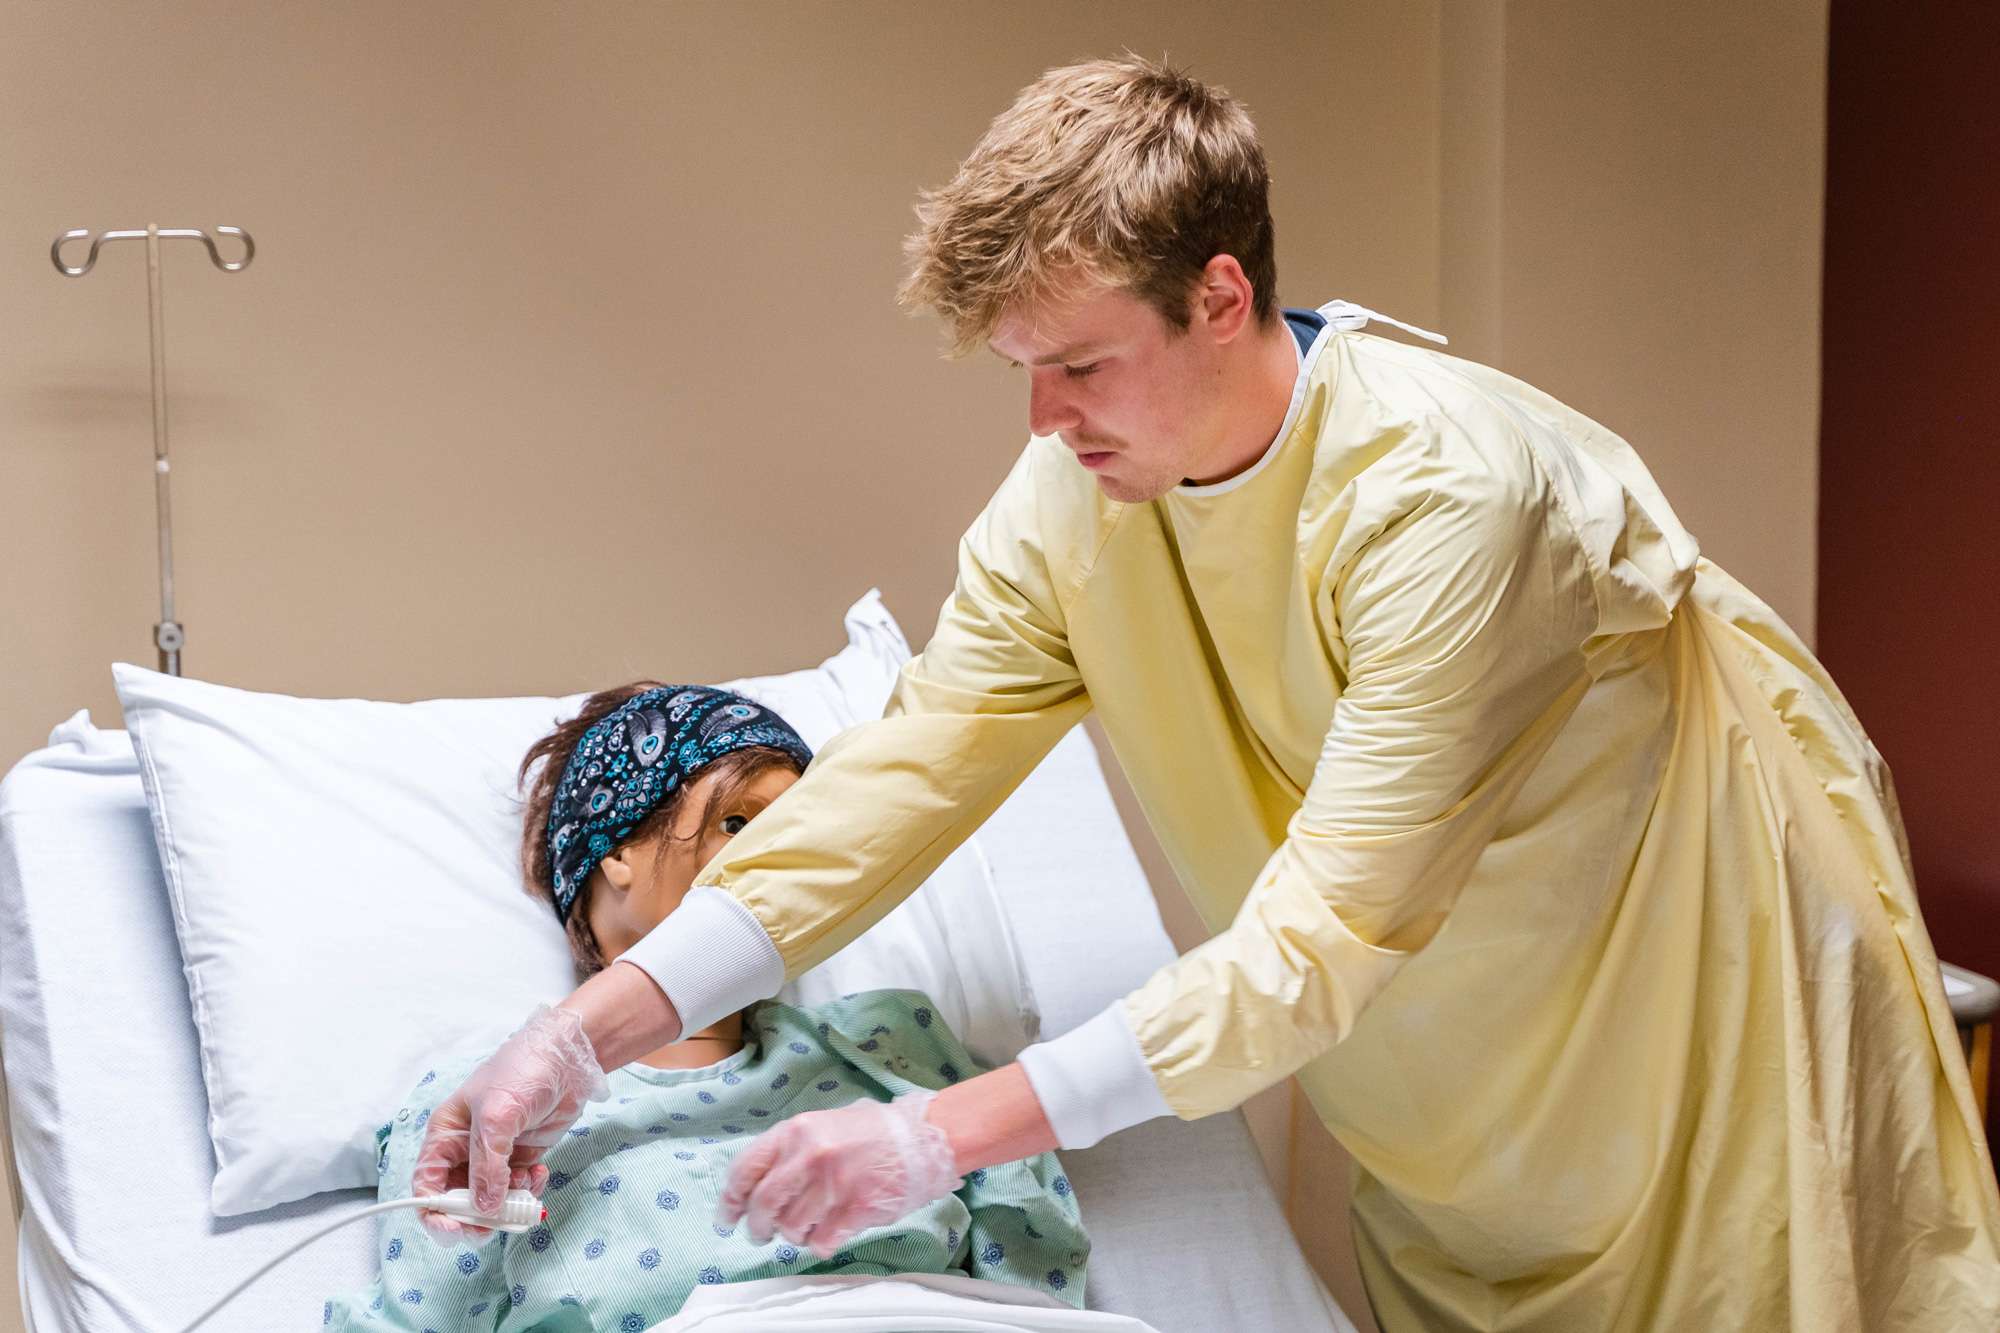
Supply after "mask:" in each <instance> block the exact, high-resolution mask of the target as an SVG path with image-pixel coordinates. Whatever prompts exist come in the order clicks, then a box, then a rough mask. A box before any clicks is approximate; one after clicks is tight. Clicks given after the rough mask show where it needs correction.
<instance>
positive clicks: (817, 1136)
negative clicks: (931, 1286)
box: [716, 1089, 961, 1259]
mask: <svg viewBox="0 0 2000 1333" xmlns="http://www.w3.org/2000/svg"><path fill="white" fill-rule="evenodd" d="M935 1095H936V1094H935V1093H933V1092H931V1091H929V1090H928V1089H919V1090H917V1091H916V1092H909V1093H905V1094H903V1095H902V1096H901V1097H898V1098H896V1100H894V1101H892V1102H875V1101H861V1102H854V1103H852V1104H850V1105H847V1106H840V1107H835V1108H834V1109H833V1110H830V1111H808V1112H806V1113H805V1114H804V1115H801V1116H795V1117H793V1118H792V1119H790V1120H787V1121H785V1122H784V1123H783V1124H781V1125H778V1126H776V1127H775V1128H773V1129H770V1130H768V1131H766V1132H765V1133H764V1134H762V1135H760V1136H759V1137H758V1138H757V1139H756V1141H755V1142H753V1143H752V1144H751V1145H750V1146H749V1147H748V1148H746V1149H744V1150H743V1152H742V1153H740V1154H739V1155H738V1156H737V1158H736V1161H735V1163H734V1164H733V1165H731V1167H730V1168H729V1179H728V1182H727V1183H726V1184H725V1186H724V1188H723V1191H722V1202H721V1206H720V1207H719V1208H718V1209H717V1210H716V1223H717V1224H718V1225H720V1226H734V1225H735V1224H736V1220H737V1219H738V1218H747V1219H748V1223H749V1232H750V1239H751V1240H752V1241H753V1242H755V1243H756V1244H758V1245H762V1244H764V1243H765V1242H766V1241H768V1240H770V1239H771V1235H772V1233H773V1231H776V1232H777V1233H779V1234H781V1235H783V1236H784V1237H785V1239H786V1240H789V1241H792V1242H794V1243H796V1244H799V1245H804V1246H806V1247H807V1248H808V1249H810V1250H811V1251H812V1252H813V1253H814V1254H816V1255H818V1256H819V1257H820V1258H822V1259H825V1258H828V1257H830V1256H831V1255H832V1254H833V1252H834V1251H836V1250H838V1249H839V1248H840V1247H841V1246H842V1245H845V1244H846V1243H847V1242H848V1241H849V1240H851V1239H852V1238H853V1237H854V1236H855V1235H857V1234H858V1233H860V1232H862V1231H865V1230H867V1229H868V1228H869V1227H872V1226H879V1225H881V1224H882V1223H884V1222H893V1221H895V1220H896V1219H897V1218H899V1217H902V1216H904V1215H906V1214H908V1213H910V1212H912V1211H914V1210H916V1209H918V1208H921V1207H922V1206H923V1205H925V1204H927V1203H929V1202H930V1201H931V1200H933V1199H941V1198H943V1197H944V1196H945V1195H947V1194H950V1193H951V1192H952V1191H954V1190H956V1189H957V1188H958V1187H959V1185H960V1183H961V1182H960V1180H959V1178H958V1173H957V1172H956V1171H954V1170H953V1169H952V1150H951V1143H950V1141H949V1140H948V1139H947V1138H946V1137H945V1134H944V1131H943V1130H941V1129H939V1128H938V1127H937V1126H936V1125H933V1124H932V1123H931V1122H930V1121H929V1120H927V1119H925V1118H924V1112H925V1110H926V1109H927V1108H928V1107H929V1106H930V1102H931V1098H932V1097H934V1096H935Z"/></svg>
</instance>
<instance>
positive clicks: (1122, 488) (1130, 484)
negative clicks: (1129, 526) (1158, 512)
mask: <svg viewBox="0 0 2000 1333" xmlns="http://www.w3.org/2000/svg"><path fill="white" fill-rule="evenodd" d="M1097 489H1098V490H1100V491H1102V492H1103V493H1104V498H1105V499H1107V500H1115V501H1117V502H1118V503H1119V504H1128V505H1131V504H1151V503H1152V502H1153V501H1155V500H1157V499H1159V498H1160V497H1161V496H1163V495H1165V494H1166V493H1167V492H1168V491H1170V490H1172V489H1173V483H1171V482H1168V483H1166V484H1164V485H1160V484H1147V483H1144V482H1136V481H1134V480H1133V479H1132V478H1130V477H1113V476H1107V475H1102V474H1100V475H1099V476H1098V478H1097Z"/></svg>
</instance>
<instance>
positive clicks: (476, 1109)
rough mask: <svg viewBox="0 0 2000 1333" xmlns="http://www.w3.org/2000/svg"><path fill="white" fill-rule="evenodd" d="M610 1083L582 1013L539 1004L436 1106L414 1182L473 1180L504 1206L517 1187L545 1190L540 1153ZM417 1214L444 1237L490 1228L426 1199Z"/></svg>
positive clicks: (485, 1205)
mask: <svg viewBox="0 0 2000 1333" xmlns="http://www.w3.org/2000/svg"><path fill="white" fill-rule="evenodd" d="M608 1091H609V1085H608V1084H607V1083H606V1082H605V1079H604V1071H603V1070H602V1069H600V1068H599V1067H598V1064H597V1053H596V1051H595V1050H594V1049H592V1047H591V1044H590V1039H589V1038H588V1037H587V1036H585V1035H584V1031H583V1019H582V1018H581V1017H580V1016H579V1015H577V1014H576V1013H574V1012H572V1011H571V1010H568V1009H552V1008H550V1007H549V1006H548V1005H545V1004H544V1005H537V1006H536V1008H535V1012H534V1013H532V1014H530V1015H528V1021H527V1022H526V1023H524V1024H522V1025H521V1027H520V1029H519V1030H518V1031H516V1032H515V1033H514V1035H513V1036H511V1037H509V1038H507V1040H506V1041H504V1042H502V1043H501V1044H500V1049H499V1050H497V1051H495V1052H494V1053H493V1054H492V1055H490V1056H488V1057H487V1058H486V1062H485V1063H484V1064H482V1065H480V1066H479V1067H478V1068H477V1069H475V1070H473V1071H472V1075H471V1077H469V1078H467V1079H466V1080H465V1082H464V1084H463V1085H461V1086H460V1087H459V1089H458V1091H456V1092H454V1093H452V1095H451V1096H449V1097H447V1098H446V1099H445V1100H444V1101H443V1102H441V1103H440V1104H439V1105H438V1107H437V1109H436V1110H434V1111H432V1112H431V1118H430V1121H429V1123H428V1124H427V1125H426V1126H425V1128H424V1143H423V1147H422V1148H421V1149H419V1150H418V1152H417V1165H416V1169H415V1171H414V1172H413V1173H412V1175H411V1178H410V1192H411V1193H412V1194H415V1195H426V1194H442V1193H444V1192H445V1191H446V1190H449V1189H455V1188H458V1187H461V1186H468V1187H470V1189H471V1190H472V1197H473V1202H474V1203H475V1204H476V1205H477V1206H478V1208H479V1209H480V1211H482V1212H497V1211H499V1208H500V1200H501V1198H502V1197H503V1196H504V1195H505V1193H506V1191H507V1190H508V1189H509V1188H515V1189H524V1188H525V1189H533V1190H534V1191H535V1192H536V1193H537V1194H539V1193H540V1192H541V1187H542V1186H543V1185H544V1184H546V1183H547V1181H548V1171H547V1169H546V1168H545V1167H542V1166H541V1165H540V1163H541V1158H542V1155H543V1154H544V1153H546V1152H547V1151H548V1150H549V1149H550V1148H552V1147H554V1146H555V1144H556V1142H557V1141H558V1140H560V1139H561V1138H562V1135H563V1131H564V1130H566V1129H568V1128H569V1127H570V1126H571V1125H572V1124H574V1123H576V1119H577V1117H578V1116H580V1115H582V1114H583V1108H584V1104H585V1103H587V1102H591V1101H595V1100H597V1099H598V1098H601V1097H603V1096H604V1095H605V1094H606V1093H607V1092H608ZM418 1216H419V1217H420V1218H421V1220H422V1221H423V1224H424V1226H425V1227H427V1228H428V1229H429V1230H430V1232H431V1234H432V1235H434V1236H437V1237H439V1238H441V1239H442V1238H445V1237H449V1236H453V1235H456V1234H467V1235H473V1236H480V1235H483V1234H484V1232H485V1228H483V1227H477V1226H472V1225H468V1224H465V1223H462V1222H460V1221H459V1220H458V1219H456V1218H451V1217H446V1216H445V1215H444V1214H442V1213H436V1212H432V1211H430V1210H428V1209H426V1210H424V1211H423V1212H421V1213H419V1215H418Z"/></svg>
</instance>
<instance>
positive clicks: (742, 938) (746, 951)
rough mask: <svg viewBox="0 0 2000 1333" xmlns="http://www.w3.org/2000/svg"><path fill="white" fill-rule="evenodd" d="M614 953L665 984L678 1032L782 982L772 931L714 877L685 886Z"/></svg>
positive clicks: (695, 1028)
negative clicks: (645, 930)
mask: <svg viewBox="0 0 2000 1333" xmlns="http://www.w3.org/2000/svg"><path fill="white" fill-rule="evenodd" d="M618 961H619V962H621V963H631V964H633V965H635V966H637V967H638V968H639V969H640V970H641V971H643V972H644V973H645V974H646V975H647V976H649V977H651V978H652V979H653V984H654V985H656V986H658V987H659V988H660V989H661V990H662V991H664V992H666V996H667V998H668V999H669V1000H671V1001H673V1006H674V1009H675V1011H676V1012H677V1013H679V1014H680V1016H681V1036H686V1035H687V1034H689V1033H691V1032H700V1031H701V1030H702V1029H703V1028H706V1027H709V1026H711V1025H712V1024H714V1023H717V1022H720V1021H721V1020H722V1019H724V1018H727V1017H728V1016H729V1015H731V1014H733V1013H735V1012H736V1011H738V1010H739V1009H744V1008H747V1007H748V1006H750V1005H751V1004H753V1003H755V1002H756V1001H758V1000H767V999H769V998H770V997H771V996H773V995H776V994H777V993H778V988H779V987H780V986H782V985H784V984H785V960H784V958H783V957H781V956H780V955H779V953H778V946H777V945H775V944H773V943H771V936H770V935H769V934H768V933H767V932H766V931H765V929H764V927H763V926H762V925H761V924H760V923H759V922H758V920H757V918H756V917H755V916H754V915H752V914H751V911H750V909H749V908H747V907H745V906H744V905H743V904H742V903H740V902H738V901H737V900H736V898H735V896H734V895H732V894H731V893H729V892H728V891H727V890H726V889H719V888H716V887H715V886H714V885H706V886H703V887H700V888H694V889H690V890H688V895H687V897H685V898H683V899H681V905H680V906H679V907H676V908H675V909H674V910H673V913H672V915H670V916H668V917H667V919H666V920H664V921H662V922H661V923H660V924H659V925H657V926H654V927H653V929H652V931H651V932H650V933H649V934H647V935H646V936H645V937H644V938H643V939H641V940H640V941H639V942H638V943H637V944H635V945H633V946H632V947H631V948H629V949H627V950H626V951H625V952H624V953H622V954H620V955H618ZM676 1040H678V1038H676Z"/></svg>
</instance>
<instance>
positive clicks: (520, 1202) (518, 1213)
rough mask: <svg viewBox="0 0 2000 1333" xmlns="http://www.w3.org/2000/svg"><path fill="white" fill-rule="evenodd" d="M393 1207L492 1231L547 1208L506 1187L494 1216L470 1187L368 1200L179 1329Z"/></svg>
mask: <svg viewBox="0 0 2000 1333" xmlns="http://www.w3.org/2000/svg"><path fill="white" fill-rule="evenodd" d="M397 1208H429V1209H432V1210H433V1211H435V1212H440V1213H444V1214H446V1215H448V1216H451V1217H460V1218H464V1219H465V1220H466V1221H468V1222H475V1223H477V1224H479V1225H480V1226H483V1227H487V1228H489V1229H491V1230H494V1231H526V1230H527V1229H528V1228H529V1227H532V1226H534V1225H535V1224H536V1223H538V1222H541V1221H544V1220H546V1219H547V1217H548V1215H549V1214H548V1210H547V1209H546V1208H543V1207H542V1201H541V1200H540V1199H537V1198H536V1197H535V1196H534V1195H533V1194H532V1193H531V1192H529V1191H528V1190H508V1191H507V1197H506V1199H505V1200H504V1201H503V1202H502V1203H501V1205H500V1213H499V1215H498V1216H496V1217H488V1216H486V1215H485V1214H483V1213H481V1212H479V1211H478V1210H477V1209H475V1208H474V1207H473V1206H472V1191H471V1190H448V1191H446V1192H445V1193H443V1194H430V1195H425V1196H423V1197H421V1198H416V1197H412V1198H408V1199H390V1200H388V1201H387V1202H384V1203H377V1204H371V1205H370V1206H368V1207H366V1208H363V1209H362V1210H361V1211H360V1212H358V1213H349V1214H348V1215H347V1216H346V1217H343V1218H341V1219H340V1220H339V1221H337V1222H335V1223H333V1225H331V1226H326V1227H321V1228H320V1229H319V1230H318V1231H315V1232H313V1234H312V1235H310V1236H307V1237H306V1238H305V1239H304V1240H302V1241H300V1242H299V1243H298V1244H296V1245H294V1246H292V1248H291V1249H289V1250H286V1251H285V1252H284V1253H282V1254H280V1255H278V1256H277V1257H276V1258H274V1259H272V1260H271V1262H269V1263H267V1264H265V1265H264V1266H263V1267H262V1268H260V1269H258V1270H257V1271H256V1272H254V1273H252V1274H251V1275H250V1276H249V1277H246V1278H244V1279H243V1280H242V1281H241V1282H239V1283H237V1284H236V1286H235V1287H233V1288H232V1289H231V1290H230V1292H229V1294H228V1295H226V1296H224V1297H223V1298H222V1299H221V1300H219V1301H217V1302H216V1303H215V1304H213V1305H211V1306H209V1307H208V1308H207V1309H206V1310H203V1311H202V1312H201V1314H199V1315H197V1316H196V1317H195V1321H194V1322H193V1323H191V1324H189V1325H188V1326H187V1327H186V1328H184V1329H182V1330H181V1333H194V1330H195V1329H197V1328H200V1327H201V1326H202V1325H203V1324H205V1323H207V1322H208V1321H209V1318H210V1317H211V1316H213V1315H214V1314H215V1312H216V1311H217V1310H220V1309H221V1308H222V1307H223V1306H225V1305H227V1304H229V1303H230V1302H231V1301H233V1300H235V1299H236V1298H237V1297H238V1296H241V1295H242V1294H243V1290H244V1288H246V1287H248V1286H249V1285H250V1284H251V1283H252V1282H255V1281H256V1280H257V1279H258V1278H260V1277H262V1276H264V1274H266V1273H268V1272H270V1271H271V1270H272V1269H274V1268H276V1267H277V1266H278V1265H279V1264H281V1263H283V1262H284V1261H285V1260H287V1259H289V1258H291V1257H292V1256H293V1255H295V1254H297V1253H298V1252H299V1251H300V1250H303V1249H304V1248H305V1247H306V1246H308V1245H310V1244H312V1243H313V1242H314V1241H316V1240H318V1239H319V1238H320V1237H321V1236H325V1235H328V1234H330V1233H332V1232H335V1231H338V1230H340V1228H342V1227H344V1226H346V1225H347V1224H348V1223H350V1222H356V1221H359V1220H360V1219H362V1218H364V1217H373V1216H374V1215H375V1214H377V1213H386V1212H391V1211H393V1210H395V1209H397Z"/></svg>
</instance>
